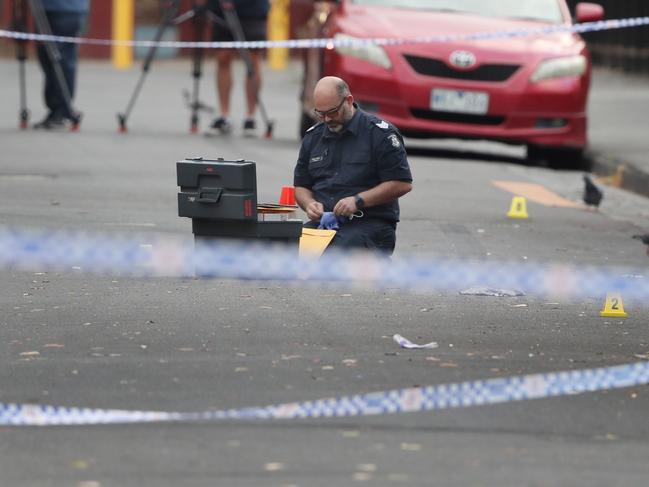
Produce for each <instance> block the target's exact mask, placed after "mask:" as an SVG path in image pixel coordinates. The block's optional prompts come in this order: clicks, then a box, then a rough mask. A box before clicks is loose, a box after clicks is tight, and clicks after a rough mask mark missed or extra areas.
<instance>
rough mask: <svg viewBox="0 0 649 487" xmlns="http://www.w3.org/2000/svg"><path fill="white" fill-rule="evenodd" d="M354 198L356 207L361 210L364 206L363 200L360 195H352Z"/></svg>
mask: <svg viewBox="0 0 649 487" xmlns="http://www.w3.org/2000/svg"><path fill="white" fill-rule="evenodd" d="M354 200H355V201H356V209H357V210H362V209H363V208H365V200H364V199H363V198H361V197H360V195H356V196H354Z"/></svg>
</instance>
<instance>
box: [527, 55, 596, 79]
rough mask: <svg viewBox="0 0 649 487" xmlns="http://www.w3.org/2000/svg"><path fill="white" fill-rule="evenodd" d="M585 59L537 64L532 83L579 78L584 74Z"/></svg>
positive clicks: (558, 60)
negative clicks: (570, 77) (567, 77)
mask: <svg viewBox="0 0 649 487" xmlns="http://www.w3.org/2000/svg"><path fill="white" fill-rule="evenodd" d="M586 64H587V63H586V58H585V57H584V56H582V55H579V56H570V57H560V58H555V59H548V60H547V61H543V62H542V63H541V64H539V67H538V68H536V71H534V74H533V75H532V77H531V80H532V83H538V82H539V81H543V80H544V79H551V78H564V77H566V76H581V75H582V74H584V73H585V72H586Z"/></svg>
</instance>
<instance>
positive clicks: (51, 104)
mask: <svg viewBox="0 0 649 487" xmlns="http://www.w3.org/2000/svg"><path fill="white" fill-rule="evenodd" d="M36 53H37V55H38V62H39V64H40V66H41V69H42V70H43V98H44V101H45V106H46V107H47V116H46V120H47V119H50V118H52V115H53V114H54V112H55V111H56V110H57V108H59V105H60V95H59V90H58V84H57V81H56V77H55V75H54V68H53V67H52V62H51V61H50V57H49V56H48V55H47V51H46V48H45V45H44V44H43V43H41V42H39V43H38V44H37V47H36Z"/></svg>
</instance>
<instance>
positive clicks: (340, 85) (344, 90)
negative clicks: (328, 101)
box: [313, 76, 351, 100]
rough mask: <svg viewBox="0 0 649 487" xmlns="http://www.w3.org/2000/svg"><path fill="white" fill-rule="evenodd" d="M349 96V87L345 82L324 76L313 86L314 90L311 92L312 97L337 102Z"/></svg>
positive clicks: (335, 77)
mask: <svg viewBox="0 0 649 487" xmlns="http://www.w3.org/2000/svg"><path fill="white" fill-rule="evenodd" d="M350 94H351V93H350V91H349V86H348V85H347V83H345V80H343V79H342V78H338V77H337V76H325V77H324V78H322V79H320V81H318V83H317V84H316V85H315V90H314V91H313V96H314V97H318V96H321V97H334V98H336V99H338V100H341V99H343V98H345V97H346V96H349V95H350Z"/></svg>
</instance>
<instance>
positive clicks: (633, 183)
mask: <svg viewBox="0 0 649 487" xmlns="http://www.w3.org/2000/svg"><path fill="white" fill-rule="evenodd" d="M586 157H587V159H588V160H589V161H590V164H591V172H592V173H593V174H596V175H597V176H598V177H599V179H600V181H602V182H603V183H605V184H609V185H611V186H615V187H617V188H622V189H626V190H628V191H632V192H634V193H637V194H639V195H642V196H647V197H649V173H647V172H646V171H644V170H642V169H639V168H638V167H637V166H636V165H634V164H632V163H630V162H628V161H624V160H622V159H620V158H619V157H617V156H612V155H610V154H606V153H603V152H600V151H596V150H589V151H588V152H587V154H586Z"/></svg>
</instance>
